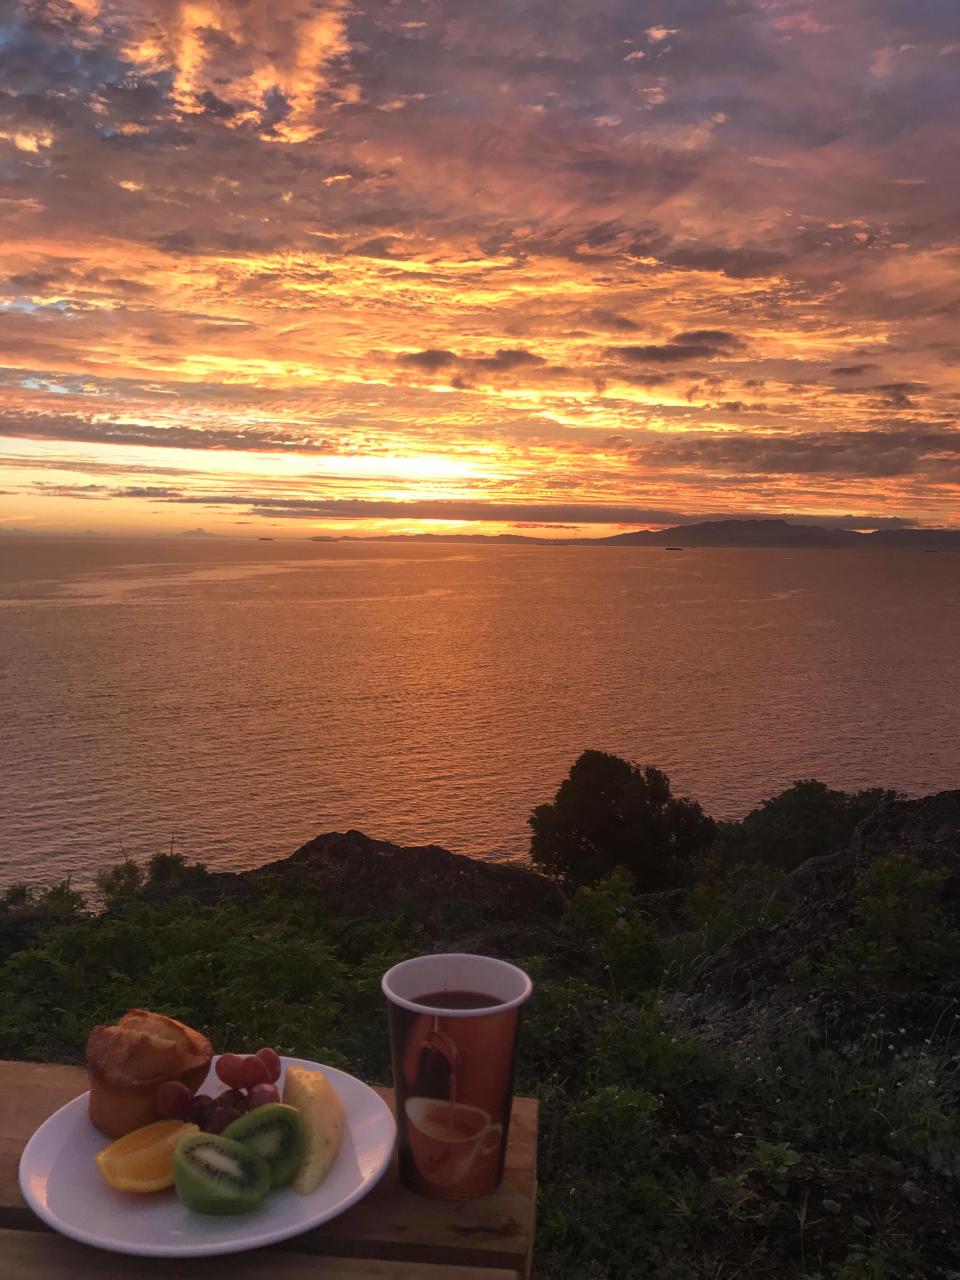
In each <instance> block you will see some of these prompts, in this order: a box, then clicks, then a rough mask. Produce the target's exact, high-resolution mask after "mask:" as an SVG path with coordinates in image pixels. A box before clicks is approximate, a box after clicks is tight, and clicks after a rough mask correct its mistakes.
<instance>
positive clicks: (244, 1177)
mask: <svg viewBox="0 0 960 1280" xmlns="http://www.w3.org/2000/svg"><path fill="white" fill-rule="evenodd" d="M173 1173H174V1181H175V1183H176V1188H177V1195H178V1196H179V1197H180V1199H181V1200H182V1201H183V1203H184V1204H185V1205H186V1206H187V1208H188V1209H193V1210H194V1212H195V1213H247V1212H248V1211H249V1210H250V1209H253V1208H255V1207H256V1205H258V1204H259V1203H260V1201H261V1200H262V1199H263V1197H264V1196H265V1195H266V1194H267V1192H268V1191H269V1190H270V1170H269V1168H268V1167H267V1162H266V1161H265V1160H263V1159H261V1157H260V1156H258V1155H257V1153H256V1152H255V1151H254V1150H253V1149H252V1148H251V1147H248V1146H244V1144H243V1143H240V1142H232V1141H231V1140H230V1139H229V1138H225V1137H223V1135H222V1134H218V1133H191V1134H188V1136H187V1137H185V1138H183V1139H182V1140H181V1141H180V1142H179V1143H178V1144H177V1148H176V1150H175V1151H174V1153H173Z"/></svg>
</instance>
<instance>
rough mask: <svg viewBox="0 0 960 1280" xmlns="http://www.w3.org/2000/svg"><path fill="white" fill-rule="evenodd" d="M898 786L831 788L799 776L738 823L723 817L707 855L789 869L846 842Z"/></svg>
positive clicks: (729, 862) (727, 864)
mask: <svg viewBox="0 0 960 1280" xmlns="http://www.w3.org/2000/svg"><path fill="white" fill-rule="evenodd" d="M897 796H898V793H897V792H896V791H886V790H884V789H883V788H882V787H871V788H869V789H867V790H865V791H854V792H848V791H834V790H832V789H831V788H830V787H828V786H827V785H826V784H825V783H823V782H818V781H817V780H816V779H815V778H801V779H799V780H798V781H797V782H795V783H794V784H793V786H792V787H788V788H787V790H786V791H781V792H780V793H779V794H778V795H776V796H773V797H772V798H771V799H769V800H764V801H763V802H762V804H761V805H760V807H759V808H758V809H753V810H751V812H750V813H748V814H747V816H746V817H745V818H744V819H743V820H742V821H740V822H722V823H720V825H719V828H718V831H717V840H716V844H715V845H714V847H713V849H712V850H711V858H712V859H713V860H714V861H715V862H716V863H717V865H719V866H721V867H730V866H733V865H735V864H736V863H762V864H764V865H765V866H768V867H774V868H776V869H777V870H779V871H792V870H793V869H794V868H795V867H798V866H799V865H800V864H801V862H806V860H807V859H808V858H813V857H816V856H818V855H819V854H824V853H832V852H833V851H834V850H835V849H839V848H841V847H842V846H844V845H846V844H847V843H848V842H849V840H850V837H851V835H852V834H853V831H854V828H855V827H856V826H857V824H858V823H859V822H861V821H862V820H863V819H864V818H866V817H868V816H869V815H870V814H871V813H873V811H874V810H875V809H876V808H877V807H878V806H879V805H881V804H882V803H884V802H885V801H887V800H894V799H896V798H897Z"/></svg>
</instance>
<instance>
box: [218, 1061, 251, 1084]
mask: <svg viewBox="0 0 960 1280" xmlns="http://www.w3.org/2000/svg"><path fill="white" fill-rule="evenodd" d="M245 1061H246V1059H245V1058H243V1057H241V1055H240V1054H239V1053H222V1054H221V1055H220V1057H219V1058H218V1059H217V1066H216V1072H217V1075H218V1076H219V1077H220V1079H221V1080H222V1081H223V1083H224V1084H227V1085H229V1086H230V1088H231V1089H240V1088H242V1086H243V1083H244V1081H243V1070H244V1067H243V1064H244V1062H245Z"/></svg>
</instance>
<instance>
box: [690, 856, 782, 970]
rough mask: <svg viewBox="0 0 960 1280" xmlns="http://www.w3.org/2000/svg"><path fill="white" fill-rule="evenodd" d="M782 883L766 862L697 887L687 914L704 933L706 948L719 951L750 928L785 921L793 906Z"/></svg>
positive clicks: (734, 869) (738, 868)
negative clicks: (719, 948)
mask: <svg viewBox="0 0 960 1280" xmlns="http://www.w3.org/2000/svg"><path fill="white" fill-rule="evenodd" d="M781 883H782V877H781V876H779V875H778V874H777V873H776V872H775V871H771V869H770V868H769V867H768V866H766V865H765V864H764V863H762V862H749V863H743V864H741V865H740V866H735V867H732V868H731V869H730V870H729V871H727V872H725V873H721V874H720V875H718V876H717V877H716V878H711V879H706V880H701V881H700V882H699V883H698V884H697V885H695V886H694V888H693V889H692V890H691V891H690V895H689V897H688V898H687V915H688V916H689V917H690V920H691V921H692V922H693V924H695V925H696V926H697V927H698V928H699V929H700V930H701V931H702V942H703V949H704V950H705V951H708V952H709V951H716V950H717V948H718V947H721V946H723V945H724V944H725V943H727V942H731V941H732V940H733V939H734V938H738V937H739V936H740V935H741V934H742V933H745V932H746V930H747V929H752V928H754V927H755V926H756V925H767V924H775V923H776V922H777V921H778V920H782V919H783V917H784V916H785V915H786V913H787V911H788V909H789V907H788V903H787V901H786V900H785V898H783V897H782V895H781V894H780V893H779V889H780V885H781Z"/></svg>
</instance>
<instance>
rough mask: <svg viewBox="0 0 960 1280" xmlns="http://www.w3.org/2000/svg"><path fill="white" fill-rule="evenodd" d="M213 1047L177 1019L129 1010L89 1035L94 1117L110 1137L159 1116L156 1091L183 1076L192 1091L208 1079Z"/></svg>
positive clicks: (91, 1094)
mask: <svg viewBox="0 0 960 1280" xmlns="http://www.w3.org/2000/svg"><path fill="white" fill-rule="evenodd" d="M212 1057H213V1046H212V1045H211V1043H210V1041H209V1040H208V1039H207V1037H206V1036H204V1035H201V1034H200V1032H199V1031H195V1030H194V1029H193V1027H188V1026H185V1025H184V1024H183V1023H182V1022H178V1021H177V1020H176V1018H168V1017H166V1015H165V1014H162V1013H151V1012H149V1010H147V1009H130V1010H129V1011H128V1012H127V1013H125V1014H124V1015H123V1017H122V1018H121V1019H120V1020H119V1022H115V1023H113V1024H112V1025H111V1026H108V1027H94V1028H93V1030H92V1031H91V1032H90V1035H89V1036H88V1037H87V1067H88V1069H89V1072H90V1119H91V1121H92V1122H93V1124H94V1125H96V1127H97V1128H98V1129H99V1130H100V1132H101V1133H105V1134H106V1135H107V1137H108V1138H122V1137H123V1135H124V1134H125V1133H130V1132H131V1131H132V1130H133V1129H139V1128H141V1127H142V1126H143V1125H145V1124H151V1123H152V1122H153V1121H154V1120H157V1119H159V1118H160V1115H159V1112H158V1110H157V1089H158V1088H159V1087H160V1085H162V1084H163V1083H164V1082H165V1081H167V1080H179V1081H181V1083H183V1084H185V1085H186V1086H187V1088H188V1089H189V1090H190V1091H191V1092H194V1091H195V1090H197V1089H199V1087H200V1085H201V1084H203V1081H204V1080H205V1078H206V1075H207V1072H208V1070H209V1069H210V1059H211V1058H212Z"/></svg>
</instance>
